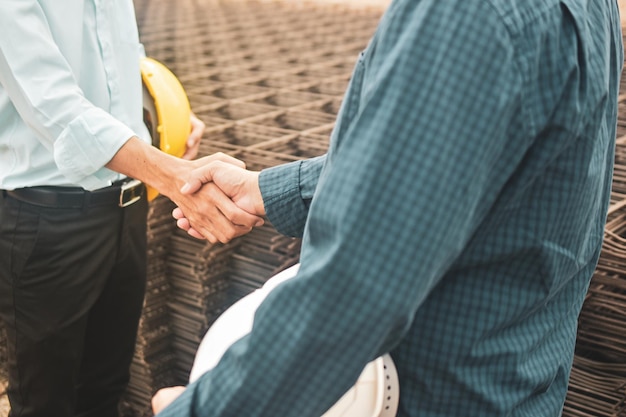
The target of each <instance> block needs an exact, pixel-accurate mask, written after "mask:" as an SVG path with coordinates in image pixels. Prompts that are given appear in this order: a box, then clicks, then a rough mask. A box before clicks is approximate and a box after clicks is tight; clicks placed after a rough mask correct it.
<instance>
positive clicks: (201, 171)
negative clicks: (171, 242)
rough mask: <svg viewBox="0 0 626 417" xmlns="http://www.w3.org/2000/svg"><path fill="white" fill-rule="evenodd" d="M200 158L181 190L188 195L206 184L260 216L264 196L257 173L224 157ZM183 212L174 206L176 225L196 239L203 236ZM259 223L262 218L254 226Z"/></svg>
mask: <svg viewBox="0 0 626 417" xmlns="http://www.w3.org/2000/svg"><path fill="white" fill-rule="evenodd" d="M199 161H201V162H202V163H203V165H202V166H200V167H199V168H197V169H195V170H194V171H192V172H191V174H190V176H189V179H188V181H187V183H186V184H185V185H184V186H183V187H182V189H181V193H183V194H187V195H191V194H196V193H198V192H202V191H205V188H207V187H208V188H212V187H213V186H217V187H218V188H219V190H220V191H222V192H223V193H224V194H225V195H226V196H228V197H229V198H230V199H231V200H232V201H233V202H234V204H236V205H237V207H239V208H241V209H243V210H245V211H247V212H248V213H250V214H252V215H255V216H258V217H259V219H260V218H261V216H264V215H265V207H264V205H263V196H262V195H261V191H260V189H259V184H258V182H259V181H258V177H259V172H255V171H248V170H246V169H245V167H244V166H242V164H234V163H231V162H232V161H230V160H227V159H224V158H221V159H220V158H213V159H211V160H207V159H202V160H199ZM186 213H187V211H186V210H185V209H184V208H182V207H177V208H176V209H175V210H174V212H173V213H172V214H173V216H174V218H176V219H177V225H178V227H180V228H181V229H184V230H186V231H187V232H188V233H189V234H190V235H191V236H194V237H196V238H201V236H204V234H205V231H203V230H199V229H198V227H197V226H195V223H194V222H193V219H191V218H188V216H187V214H186ZM262 224H263V222H262V220H261V221H259V222H257V224H255V226H260V225H262Z"/></svg>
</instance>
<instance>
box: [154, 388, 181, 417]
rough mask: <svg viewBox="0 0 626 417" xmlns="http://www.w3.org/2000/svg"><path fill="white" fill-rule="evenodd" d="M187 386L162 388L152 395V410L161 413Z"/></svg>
mask: <svg viewBox="0 0 626 417" xmlns="http://www.w3.org/2000/svg"><path fill="white" fill-rule="evenodd" d="M184 390H185V387H182V386H177V387H167V388H161V389H160V390H158V391H157V392H156V394H154V396H153V397H152V412H153V413H154V414H155V415H156V414H159V413H160V412H161V411H163V409H164V408H165V407H167V406H168V405H170V404H171V403H172V402H173V401H174V400H175V399H176V398H178V397H179V396H180V394H182V393H183V391H184Z"/></svg>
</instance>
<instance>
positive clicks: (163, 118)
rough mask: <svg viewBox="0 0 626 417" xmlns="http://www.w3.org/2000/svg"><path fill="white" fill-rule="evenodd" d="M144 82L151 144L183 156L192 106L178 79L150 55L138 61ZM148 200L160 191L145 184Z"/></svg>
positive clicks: (145, 119) (146, 121) (146, 122)
mask: <svg viewBox="0 0 626 417" xmlns="http://www.w3.org/2000/svg"><path fill="white" fill-rule="evenodd" d="M140 68H141V78H142V81H143V108H144V109H143V114H144V123H145V124H146V126H147V128H148V130H149V131H150V135H151V137H152V145H154V146H156V147H157V148H159V149H161V150H162V151H163V152H165V153H168V154H170V155H174V156H177V157H181V156H183V154H184V153H185V149H186V143H187V138H188V137H189V133H190V132H191V107H190V105H189V99H188V98H187V94H186V93H185V89H184V88H183V86H182V85H181V83H180V81H178V78H176V76H175V75H174V74H173V73H172V72H171V71H170V70H169V69H168V68H167V67H166V66H165V65H163V64H161V63H160V62H158V61H157V60H155V59H153V58H147V57H146V58H142V59H141V62H140ZM147 192H148V201H152V200H153V199H155V198H156V196H158V195H159V192H158V191H157V190H155V189H153V188H151V187H148V189H147Z"/></svg>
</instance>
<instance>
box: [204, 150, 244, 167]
mask: <svg viewBox="0 0 626 417" xmlns="http://www.w3.org/2000/svg"><path fill="white" fill-rule="evenodd" d="M210 158H211V159H212V160H213V161H220V162H225V163H227V164H231V165H234V166H236V167H239V168H243V169H245V168H246V163H245V162H243V161H242V160H241V159H237V158H235V157H233V156H230V155H227V154H225V153H223V152H216V153H214V154H213V155H210Z"/></svg>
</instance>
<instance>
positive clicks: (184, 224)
mask: <svg viewBox="0 0 626 417" xmlns="http://www.w3.org/2000/svg"><path fill="white" fill-rule="evenodd" d="M176 226H178V228H179V229H183V230H186V231H189V229H191V223H189V219H187V218H184V217H183V218H182V219H178V220H176Z"/></svg>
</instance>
